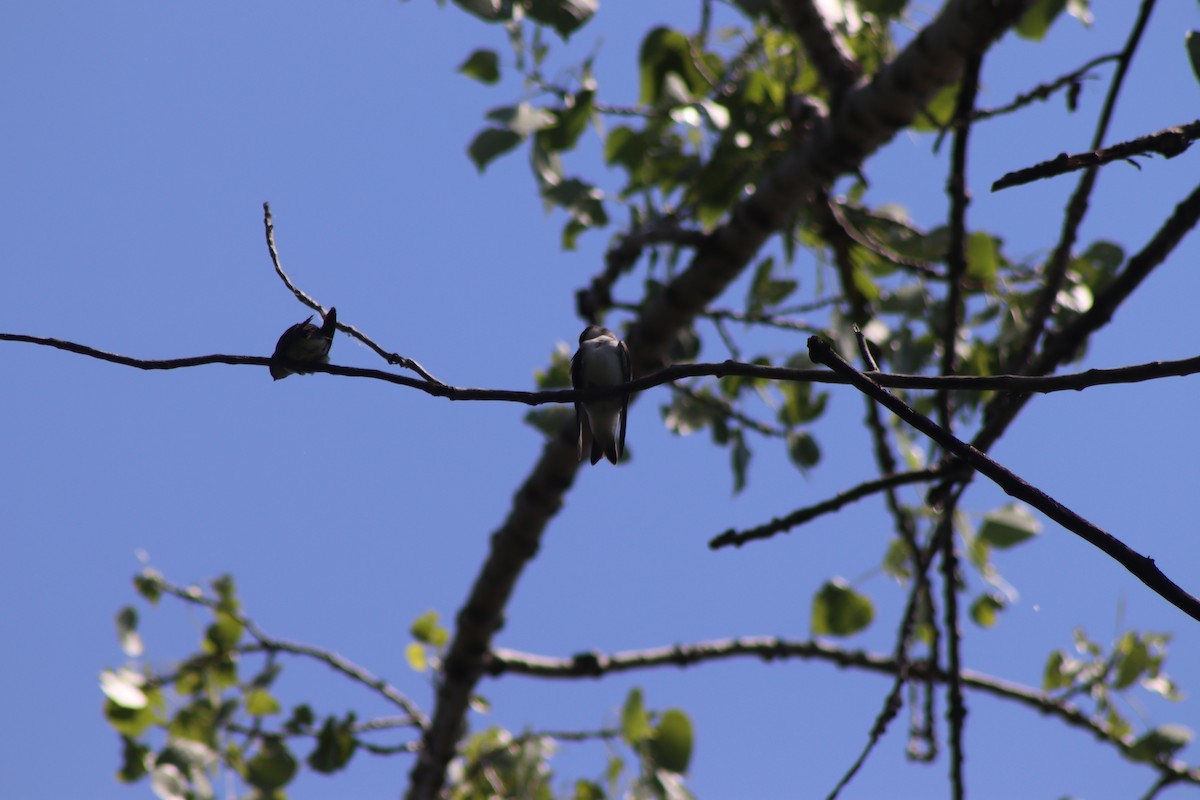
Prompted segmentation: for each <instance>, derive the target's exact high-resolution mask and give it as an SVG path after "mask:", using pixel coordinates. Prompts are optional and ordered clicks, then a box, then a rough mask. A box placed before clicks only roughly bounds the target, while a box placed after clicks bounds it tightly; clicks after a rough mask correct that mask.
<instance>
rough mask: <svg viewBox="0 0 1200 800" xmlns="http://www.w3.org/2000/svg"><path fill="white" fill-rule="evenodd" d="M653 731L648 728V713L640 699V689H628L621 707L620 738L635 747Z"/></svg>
mask: <svg viewBox="0 0 1200 800" xmlns="http://www.w3.org/2000/svg"><path fill="white" fill-rule="evenodd" d="M652 733H653V731H652V730H651V728H650V715H649V714H647V713H646V706H645V704H644V703H643V701H642V690H641V689H636V688H635V689H630V691H629V694H628V695H627V696H626V698H625V706H624V708H622V709H621V738H622V739H624V740H625V743H626V744H628V745H629V746H631V747H636V746H637V745H639V744H641V743H642V742H643V741H645V740H646V739H648V738H649V737H650V735H651V734H652Z"/></svg>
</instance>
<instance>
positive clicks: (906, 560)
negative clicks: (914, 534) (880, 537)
mask: <svg viewBox="0 0 1200 800" xmlns="http://www.w3.org/2000/svg"><path fill="white" fill-rule="evenodd" d="M883 571H884V572H885V573H887V574H888V575H891V576H892V577H893V578H895V579H896V580H898V581H900V582H904V581H907V580H908V579H909V578H911V577H912V549H911V548H910V547H909V546H908V542H906V541H904V540H903V539H901V538H900V537H899V536H896V537H893V538H892V541H891V542H889V543H888V549H887V552H886V553H885V554H884V556H883Z"/></svg>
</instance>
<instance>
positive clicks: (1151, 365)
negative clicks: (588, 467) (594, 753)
mask: <svg viewBox="0 0 1200 800" xmlns="http://www.w3.org/2000/svg"><path fill="white" fill-rule="evenodd" d="M1198 201H1200V198H1198ZM1131 264H1132V262H1131ZM1131 280H1132V278H1131ZM1129 291H1132V287H1131V288H1130V289H1129ZM1084 316H1086V315H1084ZM1081 319H1082V318H1081ZM339 324H340V323H339ZM1067 334H1068V331H1063V332H1062V333H1061V334H1060V335H1061V336H1067ZM1075 338H1076V337H1075V336H1074V335H1072V336H1070V337H1069V340H1070V341H1074V340H1075ZM0 342H23V343H25V344H34V345H38V346H41V347H52V348H54V349H56V350H65V351H66V352H69V353H75V354H77V355H82V356H87V357H89V358H95V359H98V360H100V361H107V362H109V363H112V364H120V365H121V366H125V367H134V368H136V369H143V370H148V371H152V370H171V369H185V368H188V367H200V366H205V365H207V364H232V365H235V366H253V367H269V366H270V364H271V359H270V358H268V357H266V356H237V355H228V354H224V353H214V354H211V355H204V356H185V357H182V358H166V359H151V358H135V357H133V356H126V355H121V354H120V353H110V352H108V351H106V350H98V349H96V348H94V347H89V346H88V345H85V344H79V343H77V342H70V341H66V340H64V339H51V338H48V337H45V336H29V335H27V334H23V333H0ZM1063 346H1064V347H1066V346H1068V345H1067V344H1064V345H1063ZM1076 346H1077V345H1076ZM302 366H303V367H304V369H305V370H307V371H311V372H323V373H326V374H329V375H341V376H342V377H346V378H368V379H371V380H378V381H384V382H386V383H393V384H396V385H398V386H405V387H408V388H410V389H417V390H419V391H422V392H424V393H425V394H428V395H431V396H433V397H444V398H446V399H448V400H454V401H463V402H470V401H474V402H501V403H521V404H523V405H527V406H537V405H544V404H546V403H575V402H578V401H582V400H603V399H605V398H609V397H617V396H619V395H623V394H633V393H635V392H641V391H645V390H646V389H652V388H654V387H655V386H661V385H663V384H666V383H672V382H674V381H677V380H680V379H682V378H697V377H713V378H724V377H730V376H737V377H745V378H759V379H762V380H769V381H789V382H797V383H823V384H848V383H851V382H852V381H851V380H850V379H849V378H847V377H845V376H843V375H837V374H835V373H830V372H828V371H826V370H821V369H793V368H791V367H770V366H764V365H761V364H748V363H743V362H739V361H722V362H719V363H704V362H697V363H694V364H675V365H673V366H670V367H665V368H663V369H660V370H657V371H655V372H653V373H651V374H649V375H645V376H643V377H641V378H637V379H636V380H632V381H630V382H629V383H625V384H621V385H620V386H612V387H606V388H601V389H588V390H575V389H547V390H543V391H539V392H528V391H519V390H513V389H476V388H468V387H462V386H448V385H446V384H442V383H430V382H428V381H424V380H421V379H419V378H410V377H408V376H407V375H397V374H395V373H394V372H384V371H383V370H378V369H366V368H362V367H344V366H341V365H338V364H315V363H310V362H305V363H304V364H303V365H302ZM1197 373H1200V356H1194V357H1192V358H1184V359H1179V360H1176V361H1149V362H1146V363H1145V364H1133V365H1130V366H1127V367H1111V368H1107V369H1089V370H1085V371H1083V372H1073V373H1067V374H1063V375H1041V376H1038V375H1031V376H1026V375H949V376H941V375H904V374H901V373H895V372H875V373H872V378H873V379H874V380H875V382H876V383H878V384H879V385H880V386H886V387H888V388H891V389H930V390H946V391H964V392H989V391H990V392H1009V393H1014V394H1022V395H1023V394H1029V393H1039V394H1049V393H1051V392H1067V391H1072V392H1075V391H1081V390H1083V389H1090V388H1092V387H1095V386H1111V385H1114V384H1124V383H1142V382H1145V381H1153V380H1160V379H1162V378H1178V377H1183V376H1186V375H1195V374H1197Z"/></svg>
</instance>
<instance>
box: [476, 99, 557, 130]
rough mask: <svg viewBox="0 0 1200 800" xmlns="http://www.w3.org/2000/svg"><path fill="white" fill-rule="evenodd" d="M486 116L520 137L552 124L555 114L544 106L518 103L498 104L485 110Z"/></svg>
mask: <svg viewBox="0 0 1200 800" xmlns="http://www.w3.org/2000/svg"><path fill="white" fill-rule="evenodd" d="M486 117H487V118H488V119H489V120H491V121H492V122H498V123H500V124H501V125H503V126H504V127H506V128H508V129H509V130H510V131H512V132H513V133H516V134H518V135H520V136H522V137H524V136H529V135H531V134H534V133H537V132H538V131H540V130H541V129H542V128H548V127H550V126H551V125H553V124H554V120H555V116H554V114H552V113H551V112H549V111H547V110H546V109H544V108H538V107H537V106H533V105H530V104H529V103H518V104H517V105H515V106H498V107H496V108H493V109H491V110H490V111H488V112H487V114H486Z"/></svg>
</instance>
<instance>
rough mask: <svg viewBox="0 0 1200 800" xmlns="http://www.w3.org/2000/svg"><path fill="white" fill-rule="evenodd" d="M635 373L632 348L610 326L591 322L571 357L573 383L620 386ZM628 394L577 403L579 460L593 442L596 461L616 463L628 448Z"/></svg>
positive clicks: (586, 386) (578, 386) (587, 386)
mask: <svg viewBox="0 0 1200 800" xmlns="http://www.w3.org/2000/svg"><path fill="white" fill-rule="evenodd" d="M632 377H633V367H632V365H631V364H630V362H629V348H628V347H626V346H625V343H624V342H623V341H621V340H620V339H618V338H617V335H616V334H615V333H613V332H612V331H610V330H609V329H608V328H601V327H600V326H599V325H589V326H587V327H586V328H584V329H583V333H581V334H579V350H577V351H576V352H575V355H574V356H572V357H571V385H572V386H573V387H575V388H576V389H595V388H598V387H601V386H619V385H621V384H622V383H628V382H629V381H630V379H631V378H632ZM628 410H629V395H621V396H620V397H610V398H608V399H606V400H589V401H588V402H586V403H576V404H575V429H576V434H577V435H576V438H577V441H578V447H579V460H580V461H582V460H583V453H584V450H585V449H587V447H588V442H589V441H590V442H591V458H592V463H593V464H595V463H596V462H597V461H599V460H600V459H601V458H607V459H608V460H609V461H611V462H612V463H614V464H616V463H617V461H618V460H619V459H620V458H621V453H622V452H624V450H625V416H626V414H627V413H628Z"/></svg>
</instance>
